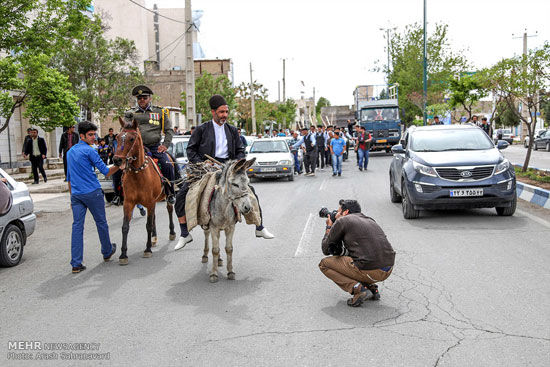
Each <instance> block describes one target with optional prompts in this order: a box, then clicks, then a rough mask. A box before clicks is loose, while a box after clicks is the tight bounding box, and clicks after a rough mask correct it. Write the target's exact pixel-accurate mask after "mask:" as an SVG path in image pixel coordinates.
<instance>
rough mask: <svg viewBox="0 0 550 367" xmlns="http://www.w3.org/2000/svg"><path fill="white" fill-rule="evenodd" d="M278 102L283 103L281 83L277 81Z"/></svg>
mask: <svg viewBox="0 0 550 367" xmlns="http://www.w3.org/2000/svg"><path fill="white" fill-rule="evenodd" d="M277 102H279V103H281V81H280V80H277Z"/></svg>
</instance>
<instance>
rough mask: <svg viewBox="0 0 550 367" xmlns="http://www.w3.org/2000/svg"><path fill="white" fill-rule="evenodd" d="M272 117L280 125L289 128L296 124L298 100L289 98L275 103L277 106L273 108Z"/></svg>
mask: <svg viewBox="0 0 550 367" xmlns="http://www.w3.org/2000/svg"><path fill="white" fill-rule="evenodd" d="M269 117H270V118H272V119H273V120H275V121H276V122H277V123H278V124H279V125H280V126H283V127H284V128H289V127H290V126H291V125H292V124H294V120H295V119H296V102H294V101H293V100H292V99H287V100H286V102H284V103H279V104H275V108H274V109H273V110H271V113H270V115H269Z"/></svg>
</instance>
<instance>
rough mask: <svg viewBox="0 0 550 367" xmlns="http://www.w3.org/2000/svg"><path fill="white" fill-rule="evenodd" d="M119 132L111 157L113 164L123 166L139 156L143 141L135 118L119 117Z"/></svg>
mask: <svg viewBox="0 0 550 367" xmlns="http://www.w3.org/2000/svg"><path fill="white" fill-rule="evenodd" d="M118 120H119V122H120V126H121V130H120V133H119V134H118V135H117V138H116V140H117V149H116V152H115V155H114V157H113V163H114V164H115V166H118V167H121V168H122V169H124V168H125V165H126V163H128V162H129V161H132V160H136V159H137V158H138V157H139V154H140V151H143V147H142V145H143V142H142V140H141V134H140V133H139V129H138V123H137V121H136V120H135V119H133V117H132V119H131V120H128V119H125V120H123V119H121V118H120V117H119V119H118Z"/></svg>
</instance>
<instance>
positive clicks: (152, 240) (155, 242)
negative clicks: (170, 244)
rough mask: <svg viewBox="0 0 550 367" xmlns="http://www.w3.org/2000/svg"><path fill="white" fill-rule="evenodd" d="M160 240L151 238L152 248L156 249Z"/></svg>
mask: <svg viewBox="0 0 550 367" xmlns="http://www.w3.org/2000/svg"><path fill="white" fill-rule="evenodd" d="M157 241H158V238H157V236H155V237H151V246H153V247H155V246H156V245H157Z"/></svg>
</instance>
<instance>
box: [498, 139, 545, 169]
mask: <svg viewBox="0 0 550 367" xmlns="http://www.w3.org/2000/svg"><path fill="white" fill-rule="evenodd" d="M502 154H504V156H505V157H506V158H508V159H509V160H510V162H512V163H513V164H517V165H520V166H523V163H525V156H526V155H527V149H526V148H524V147H523V145H510V146H509V147H508V148H506V149H504V150H502ZM529 167H535V168H538V169H545V170H548V171H550V152H547V151H546V150H540V149H539V150H534V149H533V150H532V151H531V158H530V159H529Z"/></svg>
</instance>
